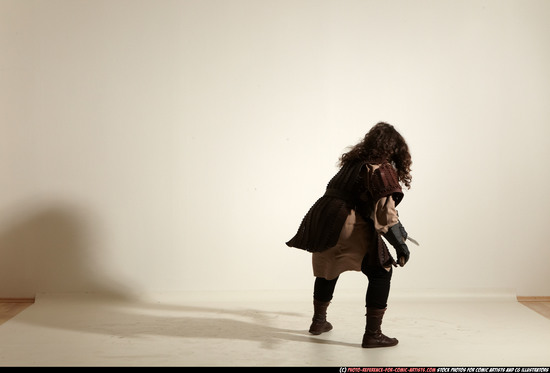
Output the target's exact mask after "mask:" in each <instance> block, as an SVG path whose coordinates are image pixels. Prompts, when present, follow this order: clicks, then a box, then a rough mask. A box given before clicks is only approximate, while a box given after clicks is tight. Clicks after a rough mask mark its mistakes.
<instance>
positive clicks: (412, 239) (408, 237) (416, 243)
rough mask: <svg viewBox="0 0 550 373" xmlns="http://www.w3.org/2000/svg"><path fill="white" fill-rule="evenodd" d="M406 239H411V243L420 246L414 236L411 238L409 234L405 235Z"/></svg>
mask: <svg viewBox="0 0 550 373" xmlns="http://www.w3.org/2000/svg"><path fill="white" fill-rule="evenodd" d="M407 240H409V241H411V242H412V243H413V244H415V245H416V246H420V244H419V243H418V241H417V240H415V239H414V238H412V237H411V236H407Z"/></svg>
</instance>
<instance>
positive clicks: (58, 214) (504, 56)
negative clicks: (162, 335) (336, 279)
mask: <svg viewBox="0 0 550 373" xmlns="http://www.w3.org/2000/svg"><path fill="white" fill-rule="evenodd" d="M549 17H550V2H549V1H546V0H540V1H534V0H516V1H512V0H487V1H481V0H475V1H474V0H468V1H441V0H426V1H408V0H403V1H366V0H365V1H335V0H334V1H330V0H310V1H304V0H298V1H296V0H273V1H263V0H218V1H213V0H196V1H186V0H181V1H176V0H175V1H168V0H162V1H156V0H151V1H147V0H144V1H135V0H114V1H113V0H89V1H86V0H42V1H39V0H24V1H20V0H0V48H1V50H0V129H1V136H0V167H1V170H2V172H1V173H0V190H1V192H2V193H0V209H1V210H0V297H28V296H33V295H34V294H36V293H37V292H73V291H107V290H109V291H115V292H121V293H132V292H135V293H139V292H156V291H189V290H198V291H202V290H247V289H250V290H262V289H266V290H269V289H272V290H287V289H297V288H300V289H308V288H311V286H312V283H313V277H312V273H311V264H310V261H311V257H310V254H308V253H306V252H303V251H300V250H297V249H291V248H288V247H286V246H285V244H284V242H285V241H287V240H288V239H289V238H290V237H292V236H293V235H294V233H295V231H296V229H297V228H298V225H299V223H300V221H301V219H302V217H303V215H304V214H305V213H306V211H307V209H308V208H309V207H310V205H311V204H312V203H313V202H314V201H315V200H316V199H317V198H318V197H319V196H320V195H322V193H323V192H324V188H325V186H326V183H327V182H328V180H329V179H330V177H332V175H333V174H334V173H335V171H336V162H337V159H338V157H339V156H340V154H341V153H342V152H344V151H345V150H346V148H347V147H348V146H349V145H353V144H354V143H355V142H357V141H358V140H359V139H360V138H361V137H362V136H363V135H364V133H365V132H366V131H367V130H368V129H369V128H370V127H371V126H372V125H373V124H375V123H376V122H378V121H387V122H389V123H391V124H393V125H395V126H396V127H397V128H398V129H399V130H400V131H401V133H402V134H403V135H404V136H405V138H406V139H407V141H408V143H409V146H410V149H411V152H412V156H413V162H414V163H413V184H412V189H411V190H410V191H407V192H406V195H405V199H404V201H403V203H402V204H401V205H400V209H399V212H400V215H401V218H402V221H403V223H404V225H405V227H406V228H407V230H408V231H409V233H410V234H411V236H413V237H415V238H416V239H417V240H419V241H420V242H421V244H422V246H421V247H420V248H416V247H414V246H411V247H410V248H411V251H412V257H411V261H410V263H409V264H408V265H407V266H406V267H405V268H399V269H396V271H395V274H394V280H393V287H394V289H401V290H406V289H440V290H460V289H491V288H493V289H494V288H507V289H514V291H516V292H517V294H518V295H550V275H549V274H548V271H547V264H548V263H549V262H550V252H549V250H548V244H547V242H548V241H547V237H548V236H547V232H548V230H549V228H550V227H549V226H548V222H549V220H550V219H549V217H550V213H549V210H550V197H549V196H548V194H547V193H546V192H545V191H546V188H547V185H548V183H549V182H550V171H549V169H548V160H549V159H550V154H549V152H550V150H549V140H548V137H549V135H550V126H549V124H550V105H549V103H550V68H549V67H548V66H550V23H548V19H549ZM340 281H341V284H340V287H341V288H351V289H353V288H364V286H365V284H366V279H365V278H364V276H362V275H361V274H360V273H348V274H345V275H343V276H342V278H341V280H340Z"/></svg>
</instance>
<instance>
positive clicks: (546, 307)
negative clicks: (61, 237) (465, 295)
mask: <svg viewBox="0 0 550 373" xmlns="http://www.w3.org/2000/svg"><path fill="white" fill-rule="evenodd" d="M518 302H519V303H521V304H523V305H524V306H526V307H528V308H530V309H532V310H533V311H535V312H537V313H539V314H541V315H542V316H544V317H546V318H548V319H550V297H518ZM33 303H34V300H33V299H0V325H1V324H3V323H5V322H6V321H8V320H9V319H11V318H12V317H14V316H15V315H17V314H18V313H19V312H21V311H23V310H25V309H26V308H27V307H30V306H31V305H32V304H33Z"/></svg>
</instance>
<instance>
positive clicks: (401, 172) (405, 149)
mask: <svg viewBox="0 0 550 373" xmlns="http://www.w3.org/2000/svg"><path fill="white" fill-rule="evenodd" d="M357 160H361V161H365V162H373V163H374V162H376V163H377V162H384V161H386V162H391V163H393V165H394V166H395V168H396V169H397V176H398V177H399V182H401V183H402V184H403V185H405V186H406V187H407V188H409V189H410V187H411V180H412V177H411V165H412V159H411V154H410V152H409V146H408V145H407V142H406V141H405V139H404V138H403V136H401V134H400V133H399V132H397V130H396V129H395V128H394V127H393V126H392V125H391V124H388V123H385V122H379V123H377V124H376V125H374V126H373V127H372V128H371V129H370V130H369V132H367V134H366V135H365V137H364V138H363V140H362V141H361V142H359V143H358V144H356V145H354V146H352V147H350V150H349V151H348V152H346V153H344V154H342V155H341V156H340V159H339V162H338V163H339V165H340V166H343V165H346V164H348V163H350V162H354V161H357Z"/></svg>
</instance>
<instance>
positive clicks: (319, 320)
mask: <svg viewBox="0 0 550 373" xmlns="http://www.w3.org/2000/svg"><path fill="white" fill-rule="evenodd" d="M329 304H330V302H321V301H318V300H316V299H313V318H312V319H311V321H312V323H311V326H310V327H309V332H310V333H311V334H313V335H319V334H321V333H324V332H328V331H329V330H332V325H331V324H330V323H329V322H328V321H327V307H328V305H329Z"/></svg>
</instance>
